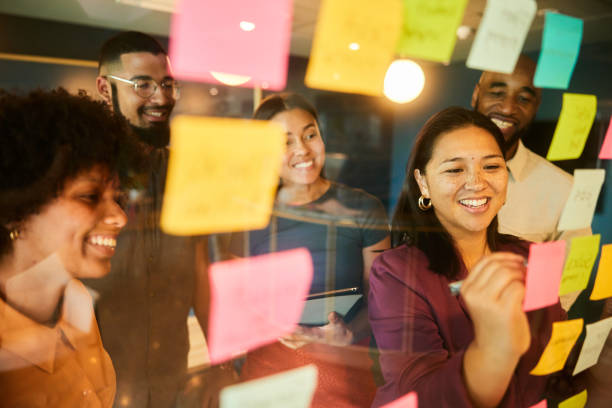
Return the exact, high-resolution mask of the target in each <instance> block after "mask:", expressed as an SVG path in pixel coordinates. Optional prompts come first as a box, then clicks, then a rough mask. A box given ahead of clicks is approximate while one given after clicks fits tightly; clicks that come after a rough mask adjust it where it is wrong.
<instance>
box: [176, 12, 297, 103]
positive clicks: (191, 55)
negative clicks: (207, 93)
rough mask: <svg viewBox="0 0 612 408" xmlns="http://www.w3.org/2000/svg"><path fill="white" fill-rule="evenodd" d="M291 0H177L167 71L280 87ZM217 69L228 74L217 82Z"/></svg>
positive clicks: (190, 77) (181, 75)
mask: <svg viewBox="0 0 612 408" xmlns="http://www.w3.org/2000/svg"><path fill="white" fill-rule="evenodd" d="M292 6H293V4H292V1H291V0H266V1H253V0H182V1H180V2H178V4H177V13H175V14H174V15H173V17H172V22H171V25H170V44H169V55H170V60H171V62H172V69H173V73H174V75H175V76H176V77H178V78H183V79H187V80H193V81H204V82H212V83H225V84H228V85H230V84H231V85H238V86H245V87H250V88H252V87H254V86H261V87H262V88H264V89H271V90H275V91H277V90H282V89H284V88H285V84H286V82H287V64H288V60H289V45H290V39H291V19H292V14H291V13H292ZM219 74H221V75H223V74H226V75H227V74H229V75H232V76H233V77H231V78H226V79H225V80H223V81H219V79H218V78H220V76H219Z"/></svg>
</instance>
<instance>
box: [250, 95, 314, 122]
mask: <svg viewBox="0 0 612 408" xmlns="http://www.w3.org/2000/svg"><path fill="white" fill-rule="evenodd" d="M292 109H302V110H304V111H306V112H308V113H310V114H311V115H312V117H313V118H314V120H315V121H316V122H317V125H318V124H319V115H318V114H317V110H316V109H315V107H314V106H312V104H311V103H310V102H308V101H307V100H306V98H304V97H303V96H301V95H298V94H296V93H290V92H284V93H277V94H272V95H268V96H266V97H265V98H264V99H263V100H262V101H261V103H260V104H259V106H258V107H257V109H255V113H253V119H262V120H270V119H272V118H273V117H274V116H275V115H277V114H279V113H281V112H285V111H289V110H292Z"/></svg>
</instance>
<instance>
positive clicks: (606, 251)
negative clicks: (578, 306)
mask: <svg viewBox="0 0 612 408" xmlns="http://www.w3.org/2000/svg"><path fill="white" fill-rule="evenodd" d="M608 297H612V244H608V245H604V246H602V247H601V257H600V258H599V267H598V268H597V277H596V278H595V286H594V287H593V292H591V297H590V299H591V300H600V299H605V298H608Z"/></svg>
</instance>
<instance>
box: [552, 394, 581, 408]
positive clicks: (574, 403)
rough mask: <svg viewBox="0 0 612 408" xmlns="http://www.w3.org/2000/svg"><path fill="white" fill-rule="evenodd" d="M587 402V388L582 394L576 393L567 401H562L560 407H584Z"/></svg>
mask: <svg viewBox="0 0 612 408" xmlns="http://www.w3.org/2000/svg"><path fill="white" fill-rule="evenodd" d="M586 402H587V390H584V391H582V392H581V393H580V394H576V395H574V396H573V397H570V398H568V399H566V400H565V401H561V402H560V403H559V408H584V406H585V405H586Z"/></svg>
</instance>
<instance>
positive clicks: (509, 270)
mask: <svg viewBox="0 0 612 408" xmlns="http://www.w3.org/2000/svg"><path fill="white" fill-rule="evenodd" d="M524 279H525V266H524V258H523V257H522V256H520V255H516V254H511V253H505V252H498V253H495V254H492V255H489V256H486V257H484V258H483V259H482V260H481V261H480V262H478V263H477V264H476V265H475V266H474V268H472V270H471V271H470V273H469V275H468V277H467V278H466V279H465V281H464V282H463V285H462V286H461V294H462V296H463V297H464V298H465V297H470V296H484V297H486V298H487V299H489V300H493V301H497V300H499V299H500V296H501V295H502V294H503V292H504V291H505V289H506V288H508V286H509V285H510V284H512V283H513V282H517V283H520V284H522V283H523V282H524Z"/></svg>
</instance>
